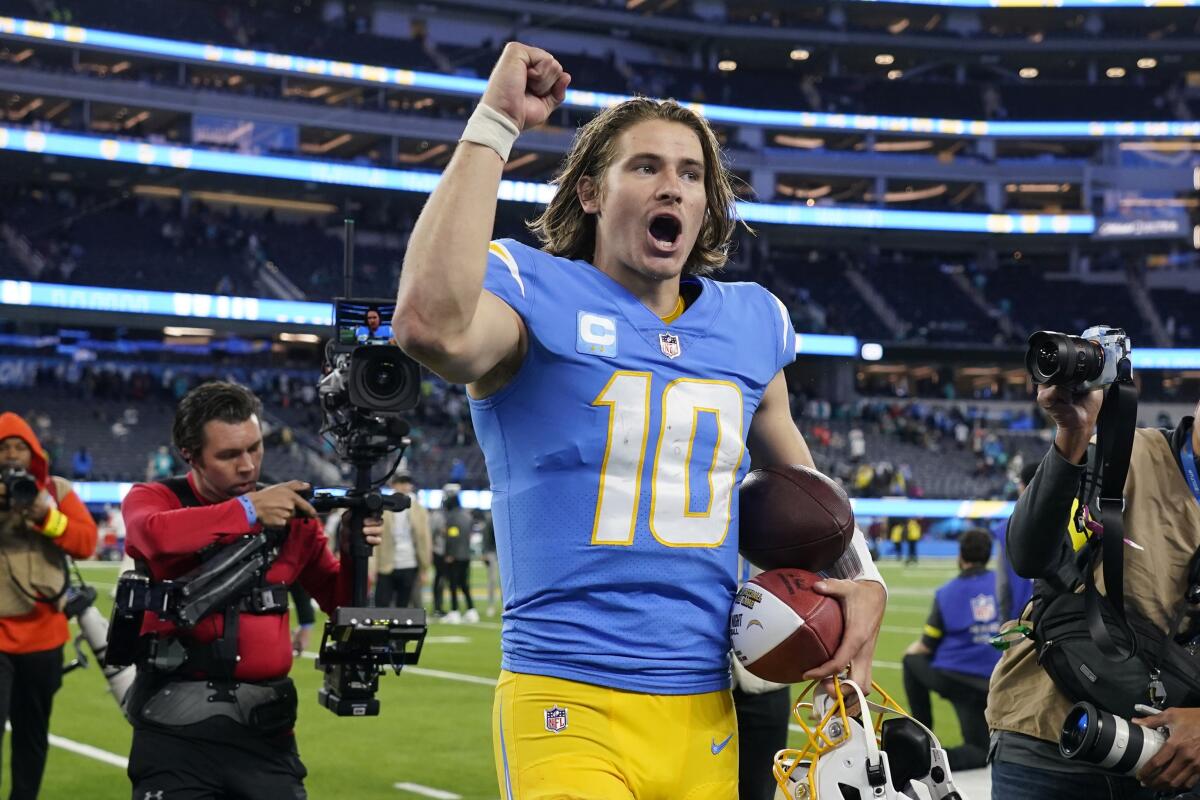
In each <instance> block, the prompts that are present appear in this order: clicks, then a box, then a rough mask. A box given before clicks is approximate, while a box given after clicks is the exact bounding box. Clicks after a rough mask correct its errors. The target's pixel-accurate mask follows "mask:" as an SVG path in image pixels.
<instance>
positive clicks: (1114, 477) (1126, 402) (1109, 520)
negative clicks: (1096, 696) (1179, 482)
mask: <svg viewBox="0 0 1200 800" xmlns="http://www.w3.org/2000/svg"><path fill="white" fill-rule="evenodd" d="M1123 361H1124V360H1123ZM1118 372H1120V373H1121V374H1120V375H1119V377H1118V378H1117V380H1116V381H1115V382H1114V383H1113V384H1112V385H1111V386H1110V387H1109V388H1108V391H1107V392H1106V393H1105V397H1104V404H1103V406H1101V408H1100V419H1099V424H1098V426H1097V432H1096V452H1095V458H1096V464H1097V468H1098V470H1097V471H1099V473H1100V499H1099V503H1098V505H1099V508H1100V524H1101V525H1102V526H1103V528H1104V533H1103V535H1102V536H1101V540H1100V545H1101V550H1102V558H1103V569H1104V590H1105V594H1104V595H1101V594H1100V593H1099V592H1098V591H1096V583H1095V570H1093V569H1087V570H1084V575H1085V582H1086V587H1087V588H1086V591H1085V594H1086V597H1087V600H1086V603H1087V621H1088V631H1089V633H1091V635H1092V639H1093V640H1094V641H1095V642H1096V646H1097V647H1098V648H1099V649H1100V652H1102V653H1103V654H1104V655H1105V656H1107V657H1108V658H1110V659H1112V660H1114V661H1125V660H1127V659H1129V658H1132V657H1133V656H1134V655H1135V654H1136V652H1137V645H1136V641H1137V640H1136V637H1134V635H1133V630H1132V628H1131V627H1130V625H1129V622H1128V621H1127V620H1126V619H1125V521H1124V511H1125V496H1124V495H1125V478H1126V476H1127V475H1128V474H1129V459H1130V456H1131V455H1132V454H1133V434H1134V429H1135V427H1136V426H1137V388H1136V387H1135V386H1134V383H1133V380H1132V379H1131V378H1130V377H1129V371H1128V363H1127V362H1125V368H1124V370H1122V369H1121V368H1120V367H1118ZM1101 603H1107V605H1108V606H1109V610H1110V611H1112V614H1113V617H1114V618H1115V619H1116V620H1117V623H1118V624H1120V625H1121V626H1122V627H1123V628H1124V629H1125V630H1124V633H1125V635H1126V637H1127V640H1128V641H1129V642H1130V646H1129V650H1128V651H1126V650H1124V649H1123V648H1122V647H1120V646H1119V645H1117V644H1116V643H1115V642H1113V639H1112V636H1111V635H1110V634H1109V630H1108V626H1107V625H1105V623H1104V619H1103V616H1102V615H1101V609H1100V604H1101Z"/></svg>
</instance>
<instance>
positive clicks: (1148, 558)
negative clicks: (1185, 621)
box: [987, 386, 1200, 800]
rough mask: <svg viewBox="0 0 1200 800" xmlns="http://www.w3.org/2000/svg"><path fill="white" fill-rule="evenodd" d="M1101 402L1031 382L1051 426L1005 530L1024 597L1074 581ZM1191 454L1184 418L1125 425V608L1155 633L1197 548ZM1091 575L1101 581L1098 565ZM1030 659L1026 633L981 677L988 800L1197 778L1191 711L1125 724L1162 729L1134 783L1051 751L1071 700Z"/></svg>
mask: <svg viewBox="0 0 1200 800" xmlns="http://www.w3.org/2000/svg"><path fill="white" fill-rule="evenodd" d="M1103 400H1104V396H1103V392H1102V391H1101V390H1095V391H1092V392H1088V393H1084V394H1074V393H1073V392H1072V390H1071V387H1069V386H1043V387H1041V388H1040V389H1039V390H1038V405H1040V406H1041V407H1042V408H1043V409H1044V410H1045V411H1046V413H1047V414H1049V416H1050V417H1051V418H1052V419H1053V420H1054V422H1055V423H1056V424H1057V425H1058V431H1057V434H1056V436H1055V439H1054V446H1053V447H1052V448H1051V449H1050V452H1048V453H1047V454H1046V456H1045V458H1043V459H1042V463H1041V466H1040V467H1039V468H1038V471H1037V474H1036V476H1035V477H1034V478H1033V480H1032V481H1031V482H1030V484H1029V486H1028V488H1027V489H1026V491H1025V492H1024V494H1022V495H1021V498H1020V499H1019V500H1018V501H1017V506H1016V509H1015V510H1014V511H1013V515H1012V518H1011V520H1010V522H1009V526H1008V557H1009V559H1010V561H1011V562H1012V565H1013V567H1014V569H1015V570H1016V572H1017V574H1019V575H1021V576H1024V577H1030V578H1037V579H1038V584H1037V588H1036V589H1035V594H1038V593H1039V592H1041V591H1043V590H1045V591H1048V592H1055V591H1071V590H1072V589H1073V588H1074V587H1076V586H1078V585H1080V583H1081V582H1082V580H1083V575H1082V574H1081V572H1080V570H1079V568H1077V567H1076V565H1075V554H1076V553H1075V551H1076V550H1077V549H1078V547H1079V546H1081V545H1082V543H1083V541H1084V539H1085V538H1086V537H1085V533H1084V532H1081V531H1080V530H1079V529H1078V525H1077V523H1076V521H1075V520H1074V519H1073V517H1072V513H1073V512H1072V509H1073V503H1074V501H1075V499H1076V497H1077V496H1078V494H1079V489H1080V482H1081V480H1082V478H1083V477H1084V473H1085V465H1086V464H1087V463H1088V462H1087V459H1086V458H1085V457H1086V456H1087V455H1088V453H1089V440H1090V439H1091V436H1092V432H1093V431H1094V430H1095V428H1096V422H1097V419H1098V417H1099V414H1100V408H1101V405H1102V403H1103ZM1197 411H1198V412H1200V405H1198V406H1197ZM1197 450H1200V434H1198V433H1197V431H1196V429H1195V428H1194V425H1193V418H1192V417H1185V418H1184V419H1183V420H1181V421H1180V423H1179V426H1178V427H1177V428H1175V429H1174V430H1169V431H1160V430H1153V429H1140V430H1137V431H1136V433H1135V435H1134V441H1133V451H1132V456H1131V458H1130V462H1129V473H1128V477H1127V479H1126V482H1125V491H1124V500H1125V510H1124V514H1123V522H1124V531H1125V537H1126V539H1125V548H1124V573H1125V580H1124V582H1123V583H1124V597H1125V606H1126V607H1127V608H1129V609H1131V610H1136V611H1137V612H1140V613H1141V614H1142V615H1144V616H1145V617H1146V618H1147V619H1148V620H1150V621H1151V622H1152V623H1153V624H1154V625H1155V626H1157V627H1158V628H1159V629H1160V630H1163V631H1168V629H1169V628H1170V627H1171V625H1170V620H1171V617H1172V613H1173V611H1174V609H1175V608H1176V606H1177V605H1178V604H1179V603H1180V602H1181V599H1182V598H1183V597H1184V593H1185V591H1186V587H1187V585H1188V576H1187V568H1188V564H1189V562H1190V561H1191V559H1192V556H1193V553H1195V551H1196V550H1197V547H1198V546H1200V502H1198V501H1200V481H1196V480H1193V481H1191V482H1192V484H1193V485H1191V486H1189V478H1188V476H1189V473H1190V475H1191V477H1192V478H1193V479H1195V476H1196V474H1197V470H1196V465H1195V456H1194V453H1195V451H1197ZM1094 511H1095V509H1094V508H1092V512H1093V513H1092V514H1091V516H1092V517H1093V518H1094V517H1095V513H1094ZM1091 524H1093V525H1094V523H1091ZM1073 542H1074V544H1073ZM1095 574H1096V576H1097V577H1102V574H1103V573H1102V567H1101V565H1100V564H1099V563H1097V564H1096V565H1095ZM1174 633H1175V631H1168V635H1174ZM1037 655H1038V654H1037V650H1036V648H1035V646H1034V643H1033V642H1032V641H1031V640H1029V639H1025V640H1022V641H1019V642H1017V643H1016V644H1014V645H1013V646H1012V647H1011V648H1010V649H1009V650H1008V651H1007V652H1006V653H1005V654H1004V657H1003V658H1002V659H1001V661H1000V663H999V664H998V665H997V667H996V670H995V672H994V673H993V675H992V683H991V687H990V694H989V703H988V709H987V719H988V724H989V726H990V727H991V729H992V741H991V753H990V758H991V761H992V786H993V790H992V792H993V794H992V797H993V798H1000V797H1003V798H1005V799H1006V800H1009V799H1010V798H1011V799H1012V800H1042V799H1043V798H1044V799H1045V800H1050V799H1051V798H1060V797H1084V796H1089V795H1090V796H1095V797H1121V798H1152V797H1154V791H1155V790H1159V791H1170V792H1179V791H1184V790H1187V789H1189V788H1191V787H1192V786H1193V785H1194V784H1195V783H1196V782H1197V780H1198V779H1200V709H1190V708H1169V709H1167V710H1166V711H1165V712H1164V713H1163V714H1160V715H1156V716H1153V717H1147V718H1142V719H1135V720H1134V722H1136V723H1138V724H1140V725H1144V726H1149V727H1158V726H1161V725H1163V724H1168V725H1170V728H1171V731H1170V738H1169V739H1167V741H1166V743H1165V744H1164V745H1163V746H1162V748H1161V750H1159V752H1158V753H1157V754H1156V755H1155V756H1154V757H1153V758H1151V759H1150V760H1149V761H1148V763H1146V764H1145V765H1144V766H1143V767H1142V769H1141V770H1140V771H1139V772H1138V773H1137V776H1136V779H1135V778H1133V777H1125V776H1121V775H1117V774H1115V773H1111V772H1106V771H1105V770H1104V769H1103V768H1102V767H1100V766H1096V765H1094V764H1086V763H1079V762H1077V761H1068V760H1067V759H1065V758H1063V757H1062V756H1061V755H1060V754H1059V750H1058V747H1057V746H1056V744H1055V742H1057V741H1058V738H1059V731H1060V729H1061V727H1062V725H1063V720H1064V719H1065V717H1066V715H1067V713H1068V711H1069V710H1070V708H1071V701H1070V700H1068V698H1067V697H1066V696H1065V695H1064V694H1063V692H1062V691H1060V690H1059V689H1058V688H1057V687H1056V685H1055V684H1054V683H1053V682H1052V680H1051V678H1050V677H1049V675H1048V674H1047V673H1046V671H1045V670H1044V669H1043V668H1042V666H1040V665H1039V663H1038V659H1037ZM1143 702H1146V701H1143ZM1139 781H1140V785H1139Z"/></svg>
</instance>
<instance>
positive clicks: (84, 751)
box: [4, 724, 129, 769]
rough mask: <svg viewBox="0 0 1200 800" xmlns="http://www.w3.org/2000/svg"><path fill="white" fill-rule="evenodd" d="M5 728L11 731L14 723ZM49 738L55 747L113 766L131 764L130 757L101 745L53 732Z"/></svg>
mask: <svg viewBox="0 0 1200 800" xmlns="http://www.w3.org/2000/svg"><path fill="white" fill-rule="evenodd" d="M4 730H6V731H11V730H12V725H11V724H6V725H5V726H4ZM49 740H50V744H52V745H54V746H55V747H61V748H62V749H63V750H69V751H70V752H72V753H76V754H77V755H81V756H84V757H85V758H91V759H94V760H96V761H100V762H102V763H104V764H108V765H110V766H113V767H120V768H121V769H125V768H126V767H128V766H129V759H127V758H125V756H119V755H117V754H116V753H110V752H108V751H107V750H101V749H100V748H99V747H92V746H91V745H90V744H83V743H82V742H77V741H75V740H74V739H67V738H65V737H62V736H56V735H54V734H53V733H52V734H50V737H49Z"/></svg>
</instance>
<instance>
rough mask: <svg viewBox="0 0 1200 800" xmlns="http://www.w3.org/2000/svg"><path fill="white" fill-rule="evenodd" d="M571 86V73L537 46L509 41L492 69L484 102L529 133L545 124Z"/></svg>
mask: <svg viewBox="0 0 1200 800" xmlns="http://www.w3.org/2000/svg"><path fill="white" fill-rule="evenodd" d="M570 83H571V75H570V73H567V72H564V71H563V68H562V64H559V63H558V61H557V60H556V59H555V58H554V56H552V55H550V54H549V53H547V52H546V51H545V50H542V49H541V48H538V47H530V46H529V45H525V44H521V43H520V42H509V43H508V44H507V45H505V47H504V52H502V53H501V54H500V59H499V60H498V61H497V62H496V66H495V67H493V68H492V74H491V76H490V77H489V78H488V84H487V89H485V90H484V92H483V98H482V99H483V102H484V103H486V104H487V105H489V106H491V107H492V108H494V109H495V110H497V111H499V112H500V113H501V114H503V115H504V116H506V117H508V118H509V119H511V120H512V121H513V122H515V123H516V125H517V127H518V128H520V129H521V130H522V131H527V130H529V129H530V128H536V127H537V126H538V125H541V124H542V123H543V122H545V121H546V119H547V118H548V117H549V116H550V113H551V112H552V111H554V109H556V108H558V107H559V106H560V105H561V104H562V101H563V98H564V97H566V92H567V86H568V85H569V84H570Z"/></svg>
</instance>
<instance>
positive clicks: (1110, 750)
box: [1058, 703, 1167, 775]
mask: <svg viewBox="0 0 1200 800" xmlns="http://www.w3.org/2000/svg"><path fill="white" fill-rule="evenodd" d="M1166 740H1167V734H1166V733H1165V732H1163V731H1162V730H1158V729H1155V728H1143V727H1142V726H1141V725H1134V724H1133V723H1132V722H1130V721H1129V720H1127V719H1124V718H1123V717H1118V716H1116V715H1115V714H1110V713H1108V712H1107V711H1101V710H1100V709H1098V708H1096V707H1095V706H1094V705H1092V704H1091V703H1076V704H1075V705H1074V706H1072V707H1071V711H1070V713H1068V714H1067V718H1066V719H1065V720H1064V721H1063V726H1062V733H1060V734H1059V736H1058V751H1059V752H1060V753H1062V754H1063V756H1064V757H1065V758H1070V759H1078V760H1079V761H1086V762H1087V763H1089V764H1095V765H1096V766H1098V767H1101V768H1103V769H1106V770H1111V771H1112V772H1116V773H1120V774H1122V775H1136V774H1137V772H1138V770H1140V769H1141V768H1142V766H1143V765H1144V764H1145V763H1146V762H1147V761H1149V760H1150V759H1151V758H1153V757H1154V754H1155V753H1157V752H1158V751H1159V749H1160V748H1161V747H1162V746H1163V742H1165V741H1166Z"/></svg>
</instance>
